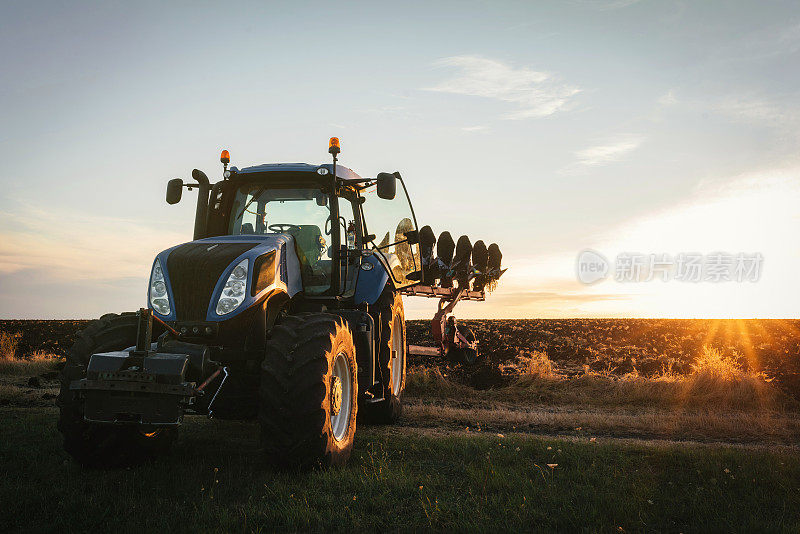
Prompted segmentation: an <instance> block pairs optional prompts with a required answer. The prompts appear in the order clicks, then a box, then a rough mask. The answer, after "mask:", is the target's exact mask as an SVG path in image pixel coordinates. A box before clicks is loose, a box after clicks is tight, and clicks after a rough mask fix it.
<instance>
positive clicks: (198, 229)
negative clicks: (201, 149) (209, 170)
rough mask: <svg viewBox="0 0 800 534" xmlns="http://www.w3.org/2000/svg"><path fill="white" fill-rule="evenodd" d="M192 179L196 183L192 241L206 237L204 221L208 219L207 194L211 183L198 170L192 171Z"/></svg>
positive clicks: (204, 174)
mask: <svg viewBox="0 0 800 534" xmlns="http://www.w3.org/2000/svg"><path fill="white" fill-rule="evenodd" d="M192 178H194V179H195V180H196V181H197V184H198V191H197V211H196V212H195V214H194V239H202V238H204V237H206V222H207V221H206V220H207V219H208V193H209V192H210V191H211V183H210V182H209V181H208V176H206V173H204V172H203V171H201V170H199V169H195V170H193V171H192Z"/></svg>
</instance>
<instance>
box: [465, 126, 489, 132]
mask: <svg viewBox="0 0 800 534" xmlns="http://www.w3.org/2000/svg"><path fill="white" fill-rule="evenodd" d="M461 130H463V131H465V132H480V131H483V130H488V127H487V126H464V127H463V128H461Z"/></svg>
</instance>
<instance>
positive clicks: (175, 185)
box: [167, 178, 183, 204]
mask: <svg viewBox="0 0 800 534" xmlns="http://www.w3.org/2000/svg"><path fill="white" fill-rule="evenodd" d="M182 194H183V180H181V179H180V178H174V179H172V180H170V181H169V182H167V204H177V203H178V202H180V201H181V195H182Z"/></svg>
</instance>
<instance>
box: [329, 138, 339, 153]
mask: <svg viewBox="0 0 800 534" xmlns="http://www.w3.org/2000/svg"><path fill="white" fill-rule="evenodd" d="M339 152H341V149H340V147H339V138H338V137H331V140H330V141H329V142H328V153H329V154H338V153H339Z"/></svg>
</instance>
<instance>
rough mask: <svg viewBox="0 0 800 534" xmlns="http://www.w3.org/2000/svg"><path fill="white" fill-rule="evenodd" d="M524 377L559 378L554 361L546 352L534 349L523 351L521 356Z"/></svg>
mask: <svg viewBox="0 0 800 534" xmlns="http://www.w3.org/2000/svg"><path fill="white" fill-rule="evenodd" d="M519 362H520V364H521V370H522V372H521V375H522V377H536V378H558V377H559V375H558V373H556V371H555V367H554V366H553V361H552V360H551V359H550V358H549V357H548V356H547V353H546V352H542V351H539V350H534V351H532V352H528V351H523V353H522V354H521V355H520V356H519Z"/></svg>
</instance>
